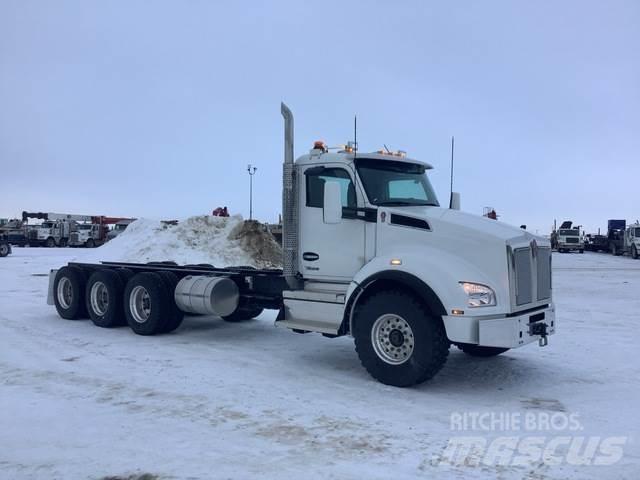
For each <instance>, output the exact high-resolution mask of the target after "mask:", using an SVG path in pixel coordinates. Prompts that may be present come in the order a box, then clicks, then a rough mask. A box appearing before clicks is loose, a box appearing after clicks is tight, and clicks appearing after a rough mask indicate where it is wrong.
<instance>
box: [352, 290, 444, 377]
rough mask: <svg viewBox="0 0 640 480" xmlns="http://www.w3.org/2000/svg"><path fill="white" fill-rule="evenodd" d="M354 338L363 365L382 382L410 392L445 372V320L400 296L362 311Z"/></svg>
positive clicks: (382, 298)
mask: <svg viewBox="0 0 640 480" xmlns="http://www.w3.org/2000/svg"><path fill="white" fill-rule="evenodd" d="M352 333H353V336H354V338H355V345H356V352H357V353H358V356H359V357H360V362H361V363H362V365H363V366H364V368H365V369H366V370H367V371H368V372H369V374H370V375H371V376H372V377H373V378H375V379H376V380H378V381H380V382H382V383H384V384H386V385H393V386H396V387H409V386H411V385H416V384H419V383H422V382H425V381H426V380H429V379H430V378H432V377H433V376H434V375H435V374H436V373H438V372H439V371H440V369H441V368H442V367H443V366H444V364H445V362H446V360H447V355H448V354H449V340H448V339H447V335H446V332H445V329H444V325H443V323H442V320H441V319H440V318H439V317H437V316H434V315H432V314H431V313H430V312H429V311H428V310H427V309H426V307H425V305H424V304H423V303H422V302H421V301H419V300H418V299H417V298H415V297H414V296H413V295H409V294H407V293H404V292H400V291H383V292H379V293H376V294H374V295H373V296H371V297H369V298H367V299H365V300H364V302H363V304H362V305H360V306H359V307H357V309H356V313H355V318H354V327H353V332H352Z"/></svg>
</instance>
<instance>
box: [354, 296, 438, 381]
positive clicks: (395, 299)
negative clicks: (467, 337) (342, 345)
mask: <svg viewBox="0 0 640 480" xmlns="http://www.w3.org/2000/svg"><path fill="white" fill-rule="evenodd" d="M380 295H384V296H386V297H387V298H386V299H385V302H384V303H385V304H391V305H395V304H397V305H406V306H408V307H409V308H411V309H412V310H414V311H416V312H418V313H419V315H420V316H421V317H423V318H424V320H425V321H427V322H429V323H431V332H432V334H433V339H432V347H433V352H432V355H431V360H430V362H429V364H428V365H426V366H423V368H422V371H421V372H420V373H419V375H417V376H413V377H412V378H409V379H407V380H405V381H399V382H388V381H385V380H386V379H383V378H380V375H379V372H378V371H377V370H376V369H375V368H374V365H372V364H371V363H369V362H368V361H366V360H363V358H364V359H366V358H367V357H368V356H369V355H371V354H370V353H369V352H368V349H369V348H371V347H370V344H371V341H370V330H368V331H367V332H365V333H366V334H365V335H364V337H365V338H364V339H363V338H361V337H360V335H357V334H355V333H354V338H355V346H356V352H357V353H358V357H359V358H360V363H361V364H362V366H363V367H364V368H365V369H366V370H367V372H369V374H370V375H371V376H372V377H373V378H375V379H377V380H378V381H380V382H382V383H385V384H388V385H393V386H397V387H410V386H413V385H418V384H420V383H423V382H426V381H427V380H430V379H431V378H433V377H434V376H435V375H436V374H437V373H438V372H439V371H440V370H441V369H442V367H443V366H444V364H445V363H446V361H447V357H448V356H449V346H450V342H449V339H448V338H447V334H446V330H445V328H444V324H443V323H442V320H441V319H440V318H439V317H437V316H434V315H432V314H431V312H429V310H428V309H427V307H426V306H425V305H424V303H423V302H421V301H420V300H419V299H417V298H416V297H415V296H414V295H412V294H409V293H406V292H403V291H401V290H386V291H383V292H379V293H377V294H375V295H372V296H371V297H369V298H367V299H365V300H364V302H363V303H362V305H361V306H359V307H358V309H357V312H356V323H357V320H358V318H357V316H358V315H363V314H366V311H367V309H368V308H369V307H370V305H371V304H372V302H374V301H376V299H378V298H379V296H380ZM357 329H358V326H357V324H356V326H355V328H354V330H357ZM352 333H353V332H352ZM373 355H374V356H376V354H375V353H373ZM375 358H377V356H376V357H375ZM372 363H373V362H372Z"/></svg>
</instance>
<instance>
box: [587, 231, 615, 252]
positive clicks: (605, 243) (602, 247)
mask: <svg viewBox="0 0 640 480" xmlns="http://www.w3.org/2000/svg"><path fill="white" fill-rule="evenodd" d="M584 249H585V250H587V251H589V252H608V251H609V240H608V239H607V236H606V235H602V234H601V233H600V229H598V233H587V234H586V235H585V237H584Z"/></svg>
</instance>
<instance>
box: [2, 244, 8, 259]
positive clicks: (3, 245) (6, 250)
mask: <svg viewBox="0 0 640 480" xmlns="http://www.w3.org/2000/svg"><path fill="white" fill-rule="evenodd" d="M7 255H9V244H8V243H4V242H2V243H0V257H6V256H7Z"/></svg>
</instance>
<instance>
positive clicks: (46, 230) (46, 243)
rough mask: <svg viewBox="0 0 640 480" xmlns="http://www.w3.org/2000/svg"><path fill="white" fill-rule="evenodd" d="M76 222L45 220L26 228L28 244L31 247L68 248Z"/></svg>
mask: <svg viewBox="0 0 640 480" xmlns="http://www.w3.org/2000/svg"><path fill="white" fill-rule="evenodd" d="M74 229H75V221H73V220H71V221H69V220H45V221H44V222H42V223H40V224H37V225H28V226H27V227H26V236H27V244H28V245H29V246H31V247H66V246H67V243H68V242H69V237H70V235H71V232H72V230H74Z"/></svg>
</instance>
